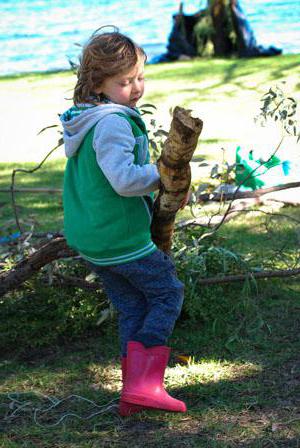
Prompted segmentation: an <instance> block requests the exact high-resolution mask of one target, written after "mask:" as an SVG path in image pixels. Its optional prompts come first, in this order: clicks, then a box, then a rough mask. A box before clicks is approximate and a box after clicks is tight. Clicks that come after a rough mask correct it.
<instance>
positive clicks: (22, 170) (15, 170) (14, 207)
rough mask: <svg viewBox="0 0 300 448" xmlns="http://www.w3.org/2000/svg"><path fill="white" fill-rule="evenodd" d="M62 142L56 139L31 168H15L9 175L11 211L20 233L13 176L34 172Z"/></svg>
mask: <svg viewBox="0 0 300 448" xmlns="http://www.w3.org/2000/svg"><path fill="white" fill-rule="evenodd" d="M62 144H63V139H62V138H60V139H59V140H58V143H57V145H56V146H55V147H54V148H52V149H51V151H49V152H48V154H47V155H46V156H45V157H44V158H43V160H42V161H41V162H40V163H39V164H38V165H37V166H36V167H34V168H32V169H31V170H26V169H24V168H16V169H14V170H13V172H12V175H11V186H10V192H11V200H12V206H13V212H14V216H15V220H16V224H17V228H18V230H19V232H20V233H22V229H21V225H20V221H19V217H18V213H17V206H16V198H15V178H16V174H17V173H27V174H28V173H34V172H35V171H37V170H38V169H39V168H41V166H42V165H43V164H44V162H45V161H46V160H47V159H48V157H49V156H50V155H51V154H52V153H53V152H54V151H55V150H56V149H57V148H59V147H60V146H61V145H62Z"/></svg>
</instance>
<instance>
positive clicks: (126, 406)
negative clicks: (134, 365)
mask: <svg viewBox="0 0 300 448" xmlns="http://www.w3.org/2000/svg"><path fill="white" fill-rule="evenodd" d="M121 368H122V383H123V385H124V384H125V381H126V376H127V358H126V356H123V357H122V359H121ZM144 409H145V407H144V406H139V405H137V404H131V403H126V401H123V400H122V399H121V400H120V402H119V414H120V415H121V416H122V417H129V416H130V415H132V414H136V413H137V412H141V411H143V410H144Z"/></svg>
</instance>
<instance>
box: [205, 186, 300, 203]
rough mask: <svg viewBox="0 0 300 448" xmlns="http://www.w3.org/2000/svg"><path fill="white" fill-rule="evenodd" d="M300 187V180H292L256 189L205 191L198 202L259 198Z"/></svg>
mask: <svg viewBox="0 0 300 448" xmlns="http://www.w3.org/2000/svg"><path fill="white" fill-rule="evenodd" d="M297 187H300V182H290V183H288V184H282V185H276V186H274V187H268V188H259V189H257V190H254V191H239V192H238V193H237V190H236V191H235V192H234V193H205V194H201V195H199V196H198V202H200V203H201V202H209V201H216V202H219V201H221V200H222V201H229V200H236V199H250V198H259V197H260V196H263V195H264V194H267V193H272V192H274V191H280V190H286V189H288V188H297Z"/></svg>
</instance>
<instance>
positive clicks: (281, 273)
mask: <svg viewBox="0 0 300 448" xmlns="http://www.w3.org/2000/svg"><path fill="white" fill-rule="evenodd" d="M297 275H300V268H299V269H287V270H284V269H281V270H277V271H260V272H247V273H246V274H236V275H227V276H225V277H210V278H200V279H198V280H197V283H198V284H199V285H202V286H210V285H218V284H225V283H235V282H243V281H245V280H247V279H254V278H255V279H265V278H285V277H295V276H297ZM53 281H54V284H58V285H61V286H72V287H74V286H75V287H78V288H81V289H86V290H92V291H99V290H101V289H102V284H101V283H99V282H88V281H86V280H82V279H80V278H78V277H70V276H68V277H65V276H63V275H58V276H57V278H56V275H55V277H54V279H53Z"/></svg>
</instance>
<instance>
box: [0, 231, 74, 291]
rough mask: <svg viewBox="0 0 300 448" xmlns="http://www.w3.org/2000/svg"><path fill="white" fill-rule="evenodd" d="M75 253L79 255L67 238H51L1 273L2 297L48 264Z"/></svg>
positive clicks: (0, 287) (0, 288) (0, 286)
mask: <svg viewBox="0 0 300 448" xmlns="http://www.w3.org/2000/svg"><path fill="white" fill-rule="evenodd" d="M75 255H77V254H76V252H74V251H73V250H71V249H70V248H69V247H68V246H67V243H66V240H65V238H55V239H53V240H51V241H50V242H49V243H46V244H45V245H43V246H42V247H40V248H39V249H38V250H37V251H36V252H34V253H33V254H32V255H29V257H27V258H25V259H24V260H22V261H20V262H19V263H17V265H16V266H15V267H14V268H13V269H10V270H9V271H4V272H1V273H0V297H1V296H3V295H4V294H6V293H7V292H8V291H11V290H13V289H16V288H17V287H18V286H20V285H21V284H22V283H24V282H25V281H26V280H28V279H29V278H31V277H32V276H33V275H34V274H35V273H37V272H38V271H39V270H40V269H41V268H42V267H44V266H45V265H46V264H48V263H51V262H52V261H54V260H58V259H60V258H68V257H73V256H75Z"/></svg>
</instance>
